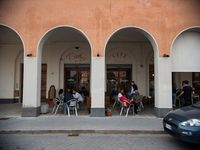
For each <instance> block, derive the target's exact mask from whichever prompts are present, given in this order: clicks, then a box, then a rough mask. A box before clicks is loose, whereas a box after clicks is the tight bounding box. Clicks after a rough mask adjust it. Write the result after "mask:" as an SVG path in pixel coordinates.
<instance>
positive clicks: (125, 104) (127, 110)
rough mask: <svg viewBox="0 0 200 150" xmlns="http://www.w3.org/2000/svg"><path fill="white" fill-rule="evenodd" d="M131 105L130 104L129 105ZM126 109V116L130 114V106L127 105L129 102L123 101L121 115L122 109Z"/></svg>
mask: <svg viewBox="0 0 200 150" xmlns="http://www.w3.org/2000/svg"><path fill="white" fill-rule="evenodd" d="M129 106H130V105H129ZM123 110H126V117H127V116H128V112H129V110H130V107H127V102H121V112H120V116H121V115H122V111H123Z"/></svg>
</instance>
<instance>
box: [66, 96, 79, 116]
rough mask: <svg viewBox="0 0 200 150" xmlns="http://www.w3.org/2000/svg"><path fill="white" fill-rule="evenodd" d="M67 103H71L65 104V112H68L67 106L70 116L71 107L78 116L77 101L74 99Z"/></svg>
mask: <svg viewBox="0 0 200 150" xmlns="http://www.w3.org/2000/svg"><path fill="white" fill-rule="evenodd" d="M67 103H69V105H67V104H65V114H66V108H67V112H68V117H70V108H72V111H73V112H74V111H75V114H76V116H78V113H77V108H76V101H75V100H74V99H72V100H69V101H68V102H67Z"/></svg>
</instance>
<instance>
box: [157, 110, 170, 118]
mask: <svg viewBox="0 0 200 150" xmlns="http://www.w3.org/2000/svg"><path fill="white" fill-rule="evenodd" d="M171 110H172V108H157V107H154V114H155V115H156V116H157V117H159V118H163V117H164V116H165V115H166V114H167V113H168V112H169V111H171Z"/></svg>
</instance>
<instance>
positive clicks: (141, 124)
mask: <svg viewBox="0 0 200 150" xmlns="http://www.w3.org/2000/svg"><path fill="white" fill-rule="evenodd" d="M71 132H78V133H104V134H105V133H107V134H142V133H145V134H148V133H149V134H154V133H155V134H162V133H164V131H163V127H162V118H156V117H154V118H152V117H151V118H149V117H147V118H145V117H139V116H137V117H128V118H126V117H124V116H123V117H70V118H69V117H66V116H64V117H28V118H24V117H23V118H22V117H11V118H8V119H5V120H2V119H1V120H0V133H1V134H3V133H7V134H8V133H9V134H15V133H23V134H24V133H37V134H40V133H71Z"/></svg>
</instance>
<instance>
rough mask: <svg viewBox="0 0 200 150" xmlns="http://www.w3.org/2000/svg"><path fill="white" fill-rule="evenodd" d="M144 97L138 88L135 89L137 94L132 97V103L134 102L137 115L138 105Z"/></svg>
mask: <svg viewBox="0 0 200 150" xmlns="http://www.w3.org/2000/svg"><path fill="white" fill-rule="evenodd" d="M142 98H143V96H142V95H140V94H139V92H138V91H137V90H136V91H135V95H133V97H132V99H131V101H132V102H131V103H132V104H134V111H135V115H136V116H138V113H137V111H138V107H139V106H140V102H142Z"/></svg>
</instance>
